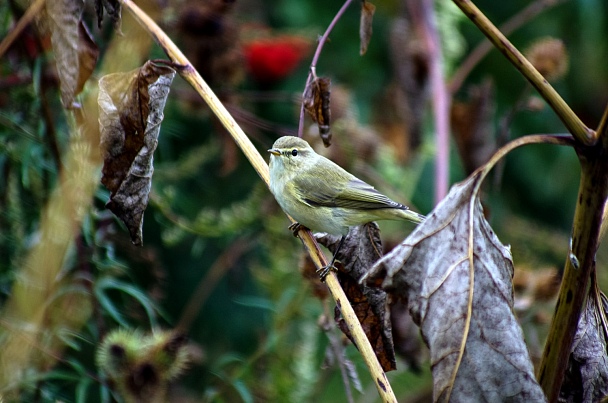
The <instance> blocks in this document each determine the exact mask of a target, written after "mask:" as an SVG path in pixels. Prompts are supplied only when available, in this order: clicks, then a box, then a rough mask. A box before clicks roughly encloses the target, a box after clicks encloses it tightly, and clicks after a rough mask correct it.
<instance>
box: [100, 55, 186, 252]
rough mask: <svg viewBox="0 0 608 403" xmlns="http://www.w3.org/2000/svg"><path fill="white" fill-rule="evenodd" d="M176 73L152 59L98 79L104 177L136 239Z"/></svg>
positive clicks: (112, 204)
mask: <svg viewBox="0 0 608 403" xmlns="http://www.w3.org/2000/svg"><path fill="white" fill-rule="evenodd" d="M174 76H175V70H173V69H172V68H171V67H168V66H163V65H159V64H156V63H154V62H150V61H148V62H146V63H145V64H144V66H143V67H141V68H139V69H136V70H133V71H131V72H128V73H115V74H108V75H107V76H104V77H102V78H101V79H100V80H99V99H98V104H99V125H100V130H101V148H102V152H103V159H104V164H103V170H102V174H103V176H102V178H101V182H102V183H103V184H104V185H105V186H106V187H107V188H108V189H109V190H110V192H111V196H110V200H109V201H108V203H107V204H106V207H108V208H109V209H110V210H112V212H113V213H114V214H116V216H118V217H119V218H120V219H121V220H122V221H123V222H124V223H125V225H126V226H127V228H128V229H129V233H130V234H131V241H132V242H133V243H134V244H136V245H141V243H142V224H143V214H144V210H145V209H146V206H147V205H148V197H149V193H150V188H151V186H152V173H153V172H154V167H153V165H152V162H153V154H154V150H155V149H156V145H157V143H158V133H159V131H160V124H161V122H162V120H163V108H164V107H165V101H166V99H167V96H168V94H169V87H170V85H171V82H172V80H173V77H174Z"/></svg>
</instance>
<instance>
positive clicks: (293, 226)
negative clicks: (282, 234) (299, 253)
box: [288, 222, 306, 237]
mask: <svg viewBox="0 0 608 403" xmlns="http://www.w3.org/2000/svg"><path fill="white" fill-rule="evenodd" d="M288 228H289V229H290V230H291V232H292V233H293V236H295V237H297V236H298V232H300V230H301V229H302V228H306V227H304V226H303V225H302V224H300V223H299V222H294V223H293V224H291V225H290V226H289V227H288Z"/></svg>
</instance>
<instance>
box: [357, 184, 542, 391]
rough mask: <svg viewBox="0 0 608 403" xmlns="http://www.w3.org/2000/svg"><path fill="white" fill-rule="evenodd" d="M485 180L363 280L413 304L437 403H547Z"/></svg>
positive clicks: (454, 193) (441, 208) (451, 201)
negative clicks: (487, 206) (481, 193)
mask: <svg viewBox="0 0 608 403" xmlns="http://www.w3.org/2000/svg"><path fill="white" fill-rule="evenodd" d="M480 180H481V175H480V174H479V173H477V174H475V175H474V176H472V177H470V178H469V179H468V180H467V181H464V182H462V183H460V184H457V185H455V186H453V187H452V189H451V190H450V193H449V194H448V196H447V197H446V198H445V199H444V200H443V201H442V202H441V203H440V204H439V205H438V206H437V208H436V209H435V210H434V211H433V212H432V214H431V215H430V216H428V217H427V219H426V221H425V222H424V223H423V224H420V225H419V226H418V227H417V228H416V230H414V232H412V234H411V235H410V236H409V237H408V238H407V239H405V241H404V242H403V243H401V244H400V245H399V246H397V247H396V248H395V249H393V251H391V253H389V254H387V255H386V256H385V257H384V258H382V259H381V260H380V261H379V262H378V263H377V264H376V265H375V266H374V268H373V269H372V271H371V272H370V274H369V276H368V277H369V278H368V279H364V281H368V282H374V283H375V284H380V283H381V285H382V287H383V288H384V289H385V290H386V291H388V292H390V293H393V294H394V295H395V296H396V297H399V298H403V299H405V300H406V301H407V303H408V304H409V307H410V313H411V314H412V317H413V319H414V321H415V322H416V323H417V324H418V325H419V326H420V329H421V331H422V336H423V338H424V340H425V343H427V345H428V346H429V348H430V353H431V368H432V372H433V380H434V390H433V395H434V399H435V401H442V402H443V401H448V400H451V401H457V402H478V401H487V402H498V401H505V400H508V401H512V402H515V401H521V402H523V401H525V402H538V401H544V400H545V397H544V395H543V392H542V390H541V389H540V387H539V385H538V383H537V382H536V380H535V378H534V371H533V367H532V363H531V361H530V358H529V355H528V350H527V348H526V345H525V343H524V340H523V334H522V331H521V328H520V327H519V325H518V323H517V321H516V319H515V317H514V315H513V312H512V307H513V289H512V285H511V278H512V276H513V264H512V261H511V253H510V250H509V249H508V248H507V247H505V246H504V245H502V244H501V243H500V241H499V240H498V238H497V237H496V235H495V234H494V232H493V231H492V229H491V228H490V226H489V224H488V223H487V222H486V220H485V219H484V216H483V211H482V207H481V203H480V202H479V199H478V197H477V191H478V186H479V182H480Z"/></svg>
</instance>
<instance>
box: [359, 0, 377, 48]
mask: <svg viewBox="0 0 608 403" xmlns="http://www.w3.org/2000/svg"><path fill="white" fill-rule="evenodd" d="M375 12H376V6H374V5H373V4H372V3H370V2H369V1H365V0H363V1H362V2H361V20H360V22H359V39H360V40H361V47H360V49H359V54H360V55H361V56H363V55H364V54H365V53H367V47H368V46H369V41H371V39H372V21H373V19H374V13H375Z"/></svg>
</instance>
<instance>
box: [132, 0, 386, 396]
mask: <svg viewBox="0 0 608 403" xmlns="http://www.w3.org/2000/svg"><path fill="white" fill-rule="evenodd" d="M349 1H350V0H349ZM122 4H123V6H124V7H125V8H126V9H128V10H129V11H130V12H131V13H132V14H133V15H134V17H135V18H136V19H137V20H138V21H139V23H140V24H141V25H142V26H143V27H144V29H146V30H147V31H148V32H149V33H150V34H151V35H152V36H153V37H154V39H155V40H156V42H157V43H158V44H159V45H160V46H161V47H162V48H163V50H164V51H165V53H166V54H167V55H168V56H169V57H170V58H171V60H172V61H173V62H174V63H176V64H178V65H180V66H181V68H180V69H179V73H180V75H181V76H182V78H184V80H186V81H187V82H188V83H189V84H190V85H192V87H194V89H195V90H196V91H197V92H198V93H199V95H200V96H201V97H203V99H204V100H205V101H206V102H207V104H208V105H209V108H210V109H211V110H212V111H213V112H214V113H215V115H216V116H217V117H218V119H219V120H220V121H221V122H222V124H223V125H224V126H225V127H226V130H228V132H229V133H230V135H231V136H232V137H233V138H234V140H235V141H236V143H237V145H238V146H239V147H240V148H241V150H242V151H243V153H244V154H245V156H246V157H247V158H248V159H249V162H250V163H251V165H252V166H253V168H254V169H255V170H256V172H257V173H258V175H259V176H260V178H262V180H263V181H264V182H265V183H266V185H268V184H269V172H268V165H267V164H266V161H264V159H263V158H262V156H261V155H260V154H259V153H258V151H257V150H256V148H255V147H254V146H253V144H252V143H251V141H250V140H249V138H248V137H247V135H246V134H245V133H244V132H243V130H242V129H241V128H240V127H239V126H238V124H237V123H236V121H235V120H234V118H233V117H232V116H230V114H229V113H228V111H227V110H226V108H225V107H224V105H222V103H221V102H220V100H219V99H218V98H217V96H216V95H215V94H214V93H213V91H212V90H211V88H209V86H208V85H207V83H206V82H205V81H204V80H203V79H202V77H201V76H200V74H199V73H198V72H197V71H196V69H194V67H192V65H191V64H190V62H189V61H188V59H187V58H186V57H185V56H184V54H183V53H182V52H181V50H180V49H179V48H178V47H177V46H176V45H175V44H174V43H173V41H171V39H170V38H169V37H168V36H167V35H166V34H165V32H164V31H163V30H161V29H160V27H159V26H158V25H156V23H155V22H154V21H153V20H152V19H151V18H150V17H149V16H148V15H147V14H146V13H144V12H143V11H142V10H141V9H140V8H139V7H138V6H137V5H135V3H133V2H132V1H131V0H122ZM290 219H291V217H290ZM291 220H292V221H293V219H291ZM299 237H300V239H301V240H302V243H303V244H304V247H305V248H306V250H307V251H308V252H309V254H310V257H311V259H312V261H313V262H314V263H315V265H316V266H317V267H318V268H321V267H325V266H327V260H326V258H325V256H324V254H323V252H321V250H320V248H319V245H318V244H317V242H316V241H315V239H314V238H313V236H312V233H311V232H310V231H300V232H299ZM326 284H327V286H328V288H329V290H330V292H331V294H332V296H333V297H334V299H335V301H336V304H337V306H338V307H339V308H340V310H341V312H342V316H343V318H344V320H345V322H346V323H347V325H348V328H349V330H350V332H351V334H352V335H353V338H354V340H355V343H356V345H357V348H358V349H359V351H360V352H361V355H362V356H363V359H364V360H365V363H366V364H367V366H368V368H369V370H370V372H371V375H372V377H373V379H374V383H375V385H376V388H377V389H378V392H379V394H380V396H381V398H382V400H383V401H385V402H396V401H397V399H396V397H395V394H394V393H393V390H392V388H391V386H390V384H389V383H388V379H387V378H386V375H385V373H384V371H383V370H382V366H381V365H380V363H379V362H378V359H377V358H376V355H375V354H374V350H373V348H372V346H371V344H370V342H369V340H368V339H367V336H366V335H365V332H364V331H363V328H362V327H361V324H360V323H359V320H358V319H357V316H356V314H355V311H354V310H353V308H352V306H351V305H350V303H349V302H348V299H347V297H346V294H345V293H344V291H343V290H342V288H341V287H340V284H339V282H338V277H337V276H336V274H335V273H333V272H331V273H330V275H328V276H327V278H326Z"/></svg>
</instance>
